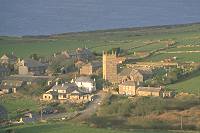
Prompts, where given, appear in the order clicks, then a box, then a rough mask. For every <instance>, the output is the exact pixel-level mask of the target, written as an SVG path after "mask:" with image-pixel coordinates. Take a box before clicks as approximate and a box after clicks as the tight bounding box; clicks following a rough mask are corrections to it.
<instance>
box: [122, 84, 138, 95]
mask: <svg viewBox="0 0 200 133" xmlns="http://www.w3.org/2000/svg"><path fill="white" fill-rule="evenodd" d="M136 89H137V86H136V84H135V82H133V81H127V82H124V83H122V84H120V85H119V94H120V95H129V96H134V95H136Z"/></svg>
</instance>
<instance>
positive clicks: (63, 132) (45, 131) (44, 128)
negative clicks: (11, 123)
mask: <svg viewBox="0 0 200 133" xmlns="http://www.w3.org/2000/svg"><path fill="white" fill-rule="evenodd" d="M6 130H8V129H0V133H5V131H6ZM14 130H15V131H16V132H15V133H170V131H163V130H161V131H159V130H158V131H157V130H148V131H147V130H133V131H131V132H130V131H129V132H128V131H120V130H111V129H102V128H91V127H88V126H86V125H76V124H70V123H45V124H29V125H21V126H18V127H14Z"/></svg>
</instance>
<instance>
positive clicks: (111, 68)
mask: <svg viewBox="0 0 200 133" xmlns="http://www.w3.org/2000/svg"><path fill="white" fill-rule="evenodd" d="M140 58H141V57H140ZM0 63H1V66H0V75H1V76H0V78H1V79H0V80H1V85H0V97H3V96H6V95H8V94H14V95H15V94H16V95H17V94H22V95H28V96H34V97H36V99H38V101H40V102H41V103H43V105H45V106H47V105H49V104H52V103H59V104H63V103H71V104H76V106H79V107H82V106H84V107H83V108H84V109H85V112H87V113H91V112H89V111H91V110H90V108H95V109H93V110H92V111H93V112H95V111H96V108H97V106H99V105H101V104H102V101H103V100H104V99H105V98H104V97H106V96H107V95H117V96H122V97H128V98H130V99H134V98H137V97H160V98H163V99H165V98H169V99H170V98H174V97H176V95H179V94H177V92H175V91H174V90H169V89H168V88H166V87H165V85H166V84H170V83H173V82H176V81H177V80H179V79H180V78H182V77H183V76H185V75H187V74H188V73H193V72H195V71H197V70H199V67H200V64H198V63H187V62H186V63H177V62H176V60H175V57H173V58H172V59H166V60H164V61H159V62H144V61H133V60H132V59H131V60H130V59H129V58H127V57H126V55H123V56H122V54H121V52H120V48H115V49H111V50H109V51H103V52H102V55H95V54H94V53H93V52H91V51H90V50H89V49H88V48H77V49H76V50H75V51H62V52H58V53H55V54H53V55H52V56H50V57H45V58H44V57H39V56H38V55H37V54H33V55H31V56H30V58H28V59H21V58H18V57H16V56H15V55H14V53H11V54H4V55H3V56H2V57H1V58H0ZM88 104H89V105H90V106H89V105H88ZM92 106H93V107H92ZM87 110H89V111H87ZM79 112H81V110H80V111H79ZM83 112H84V111H83ZM49 113H50V114H51V113H58V114H59V113H65V111H64V110H62V109H61V110H59V109H57V108H56V109H54V108H51V111H49V109H47V108H45V107H43V108H42V110H41V111H40V117H42V115H48V114H49ZM22 114H24V116H22V115H20V120H19V117H17V123H24V122H29V121H30V120H27V119H26V117H27V116H28V117H31V118H32V115H33V114H32V112H31V110H30V111H25V112H22ZM76 115H77V114H75V115H74V114H73V117H74V118H76ZM83 115H84V113H83ZM40 119H43V118H40ZM60 119H61V118H60ZM62 119H64V117H63V116H62ZM70 119H71V116H70ZM18 120H19V121H18ZM14 123H16V121H15V122H14Z"/></svg>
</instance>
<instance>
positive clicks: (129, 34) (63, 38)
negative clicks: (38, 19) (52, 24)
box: [0, 24, 200, 57]
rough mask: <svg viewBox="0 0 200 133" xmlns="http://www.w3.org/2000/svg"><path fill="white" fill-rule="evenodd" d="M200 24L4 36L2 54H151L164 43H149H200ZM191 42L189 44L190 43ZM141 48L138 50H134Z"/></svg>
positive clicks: (1, 43) (0, 42)
mask: <svg viewBox="0 0 200 133" xmlns="http://www.w3.org/2000/svg"><path fill="white" fill-rule="evenodd" d="M199 36H200V24H189V25H178V26H161V27H145V28H130V29H118V30H105V31H94V32H82V33H68V34H61V35H50V36H34V37H5V36H2V37H0V55H2V54H3V53H11V52H14V53H15V54H16V55H17V56H19V57H28V56H29V55H30V54H33V53H37V54H39V55H42V56H46V55H50V54H53V53H54V52H59V51H62V50H73V49H76V48H78V47H85V46H86V47H88V48H90V49H91V50H92V51H95V52H99V53H100V52H102V50H107V49H110V48H114V47H121V48H123V49H131V52H134V51H151V50H155V49H158V48H161V47H163V44H162V43H153V44H152V45H149V46H144V45H145V42H147V41H158V40H161V41H162V40H173V41H175V42H176V44H177V45H182V44H183V45H185V44H188V43H190V44H194V45H196V44H199V40H200V39H199ZM188 40H189V41H188ZM136 46H141V47H140V48H137V49H132V48H134V47H136Z"/></svg>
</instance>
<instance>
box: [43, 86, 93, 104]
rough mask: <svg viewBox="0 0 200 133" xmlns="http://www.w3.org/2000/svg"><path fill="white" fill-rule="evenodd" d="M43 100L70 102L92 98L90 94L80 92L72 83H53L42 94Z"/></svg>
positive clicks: (85, 100)
mask: <svg viewBox="0 0 200 133" xmlns="http://www.w3.org/2000/svg"><path fill="white" fill-rule="evenodd" d="M42 100H44V101H59V102H64V101H71V102H76V103H79V102H88V101H91V100H92V95H90V94H88V93H84V92H82V91H81V90H80V89H79V88H78V86H77V85H76V84H74V83H65V84H62V85H57V84H56V85H54V86H53V87H52V88H51V89H50V90H48V91H47V92H46V93H44V94H43V95H42Z"/></svg>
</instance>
